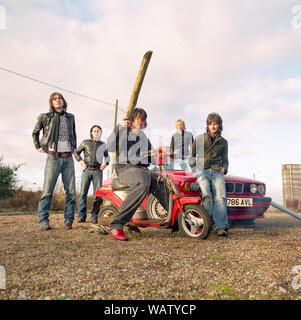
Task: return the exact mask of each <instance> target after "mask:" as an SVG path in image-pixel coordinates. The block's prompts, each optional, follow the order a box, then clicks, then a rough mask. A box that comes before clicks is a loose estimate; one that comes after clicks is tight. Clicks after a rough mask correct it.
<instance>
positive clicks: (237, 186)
mask: <svg viewBox="0 0 301 320" xmlns="http://www.w3.org/2000/svg"><path fill="white" fill-rule="evenodd" d="M226 192H227V193H242V192H243V184H242V183H233V182H227V183H226Z"/></svg>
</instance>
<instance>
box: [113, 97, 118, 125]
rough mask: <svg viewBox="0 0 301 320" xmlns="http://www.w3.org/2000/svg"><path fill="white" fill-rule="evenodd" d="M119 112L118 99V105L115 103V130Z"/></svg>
mask: <svg viewBox="0 0 301 320" xmlns="http://www.w3.org/2000/svg"><path fill="white" fill-rule="evenodd" d="M117 110H118V99H116V103H115V117H114V129H115V128H116V125H117Z"/></svg>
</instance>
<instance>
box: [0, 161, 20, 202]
mask: <svg viewBox="0 0 301 320" xmlns="http://www.w3.org/2000/svg"><path fill="white" fill-rule="evenodd" d="M20 166H21V165H17V166H13V167H10V166H9V165H7V164H4V163H3V156H0V200H1V199H7V198H11V197H13V196H14V195H15V194H16V192H17V191H18V190H20V188H18V186H17V184H18V180H17V170H18V169H19V168H20Z"/></svg>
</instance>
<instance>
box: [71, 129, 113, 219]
mask: <svg viewBox="0 0 301 320" xmlns="http://www.w3.org/2000/svg"><path fill="white" fill-rule="evenodd" d="M101 134H102V129H101V127H100V126H98V125H94V126H92V128H91V129H90V136H91V139H87V140H84V141H83V142H82V143H81V144H80V146H79V147H78V148H77V149H76V150H75V152H74V157H75V159H76V160H77V161H79V162H80V164H81V166H82V168H83V172H82V176H81V190H80V196H79V202H78V216H77V219H78V220H77V221H78V222H85V221H86V217H87V194H88V191H89V188H90V184H91V182H93V194H94V196H95V193H96V190H97V189H98V188H100V187H101V185H102V178H103V177H102V171H103V170H104V169H105V168H106V166H107V165H108V164H109V162H110V156H109V154H108V150H107V146H106V144H105V143H104V142H103V141H100V137H101ZM82 151H83V152H84V160H83V159H82V157H81V156H80V154H81V152H82ZM97 200H98V201H99V199H97ZM98 212H99V207H98V210H97V211H94V210H92V212H91V221H92V223H97V216H98Z"/></svg>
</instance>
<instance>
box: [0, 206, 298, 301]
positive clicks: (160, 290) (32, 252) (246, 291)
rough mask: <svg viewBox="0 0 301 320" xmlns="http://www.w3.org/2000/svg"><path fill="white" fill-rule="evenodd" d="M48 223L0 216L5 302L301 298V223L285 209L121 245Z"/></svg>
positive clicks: (58, 219)
mask: <svg viewBox="0 0 301 320" xmlns="http://www.w3.org/2000/svg"><path fill="white" fill-rule="evenodd" d="M50 222H51V225H52V226H53V227H54V228H53V229H52V230H49V231H41V230H40V229H39V226H38V224H37V216H36V215H14V216H2V215H0V243H1V245H0V265H2V266H4V267H5V270H6V289H5V290H4V289H2V290H1V289H0V299H2V300H11V299H30V300H36V299H42V300H69V299H71V300H73V299H93V300H95V299H97V300H99V299H105V300H111V299H121V300H123V299H135V300H137V299H143V300H144V299H174V300H177V299H186V300H187V299H188V300H191V299H196V300H201V299H206V300H208V299H209V300H211V299H213V300H215V299H223V300H271V299H273V300H274V299H281V300H283V299H284V300H300V299H301V283H300V278H301V276H300V274H299V276H298V274H294V273H292V268H293V267H294V266H296V265H301V221H299V220H297V219H295V218H293V217H290V216H288V215H286V214H284V213H281V212H279V211H275V210H273V211H272V210H269V211H268V212H267V213H266V217H265V218H264V219H259V220H257V221H256V224H255V227H253V228H242V227H233V228H231V229H230V230H229V236H228V237H227V238H221V237H217V236H215V235H214V234H211V235H210V236H209V238H208V239H207V240H194V239H189V238H184V237H182V236H181V235H180V234H178V233H171V231H170V230H165V229H155V228H145V229H141V230H142V233H140V234H138V233H133V232H131V233H128V231H127V233H128V236H129V238H130V239H129V241H127V242H120V241H116V240H114V239H113V238H112V237H111V236H109V235H103V234H100V233H98V232H93V233H92V232H91V224H90V223H84V224H77V222H76V220H75V223H74V224H73V229H72V230H66V229H64V227H63V215H62V214H52V215H51V217H50ZM293 279H295V280H298V279H299V280H298V281H299V282H297V287H300V288H296V286H295V289H294V288H293V286H292V281H293Z"/></svg>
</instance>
